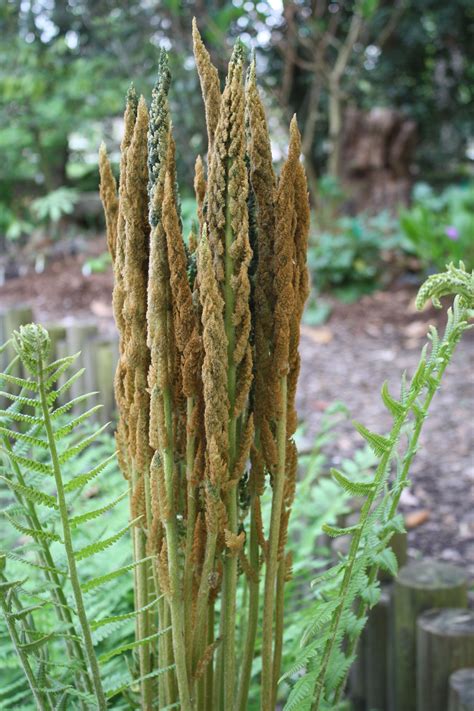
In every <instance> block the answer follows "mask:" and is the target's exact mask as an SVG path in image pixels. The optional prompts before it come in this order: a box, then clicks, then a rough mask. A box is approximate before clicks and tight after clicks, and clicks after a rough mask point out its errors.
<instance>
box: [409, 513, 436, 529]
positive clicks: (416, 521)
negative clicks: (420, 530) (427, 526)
mask: <svg viewBox="0 0 474 711" xmlns="http://www.w3.org/2000/svg"><path fill="white" fill-rule="evenodd" d="M429 517H430V512H429V511H428V509H420V510H419V511H413V513H410V514H407V515H406V516H405V526H406V527H407V528H417V527H418V526H421V525H422V524H423V523H426V521H428V519H429Z"/></svg>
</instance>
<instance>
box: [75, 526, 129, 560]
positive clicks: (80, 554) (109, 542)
mask: <svg viewBox="0 0 474 711" xmlns="http://www.w3.org/2000/svg"><path fill="white" fill-rule="evenodd" d="M140 518H141V516H138V518H136V519H134V520H133V521H130V523H129V524H128V526H124V528H122V529H121V530H120V531H118V532H117V533H114V534H113V536H109V538H104V540H103V541H96V542H95V543H91V544H90V545H88V546H85V547H84V548H81V549H80V550H78V551H77V553H76V554H75V557H76V560H84V558H89V557H90V556H91V555H95V554H96V553H101V552H102V551H105V550H106V549H107V548H110V546H113V545H114V543H117V541H119V540H120V539H121V538H122V536H124V535H125V534H126V533H127V531H129V529H130V528H131V527H132V526H133V525H134V524H135V523H136V522H137V521H139V520H140Z"/></svg>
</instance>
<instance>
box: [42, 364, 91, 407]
mask: <svg viewBox="0 0 474 711" xmlns="http://www.w3.org/2000/svg"><path fill="white" fill-rule="evenodd" d="M85 370H86V369H85V368H81V369H80V370H78V371H77V372H76V373H74V375H71V377H70V378H69V380H66V382H65V383H63V385H61V387H60V388H58V389H57V390H54V391H53V392H52V393H50V395H51V396H52V399H51V402H50V404H52V403H53V402H54V401H55V400H57V399H58V398H59V397H61V395H64V393H65V392H67V391H68V390H69V388H70V387H71V386H72V385H73V384H74V383H75V382H76V380H78V379H79V378H80V377H81V376H82V375H84V373H85ZM48 401H49V398H48Z"/></svg>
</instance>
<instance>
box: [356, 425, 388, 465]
mask: <svg viewBox="0 0 474 711" xmlns="http://www.w3.org/2000/svg"><path fill="white" fill-rule="evenodd" d="M353 424H354V427H355V428H356V430H357V432H358V433H359V434H360V435H361V436H362V437H363V438H364V439H365V441H366V442H367V443H368V445H369V447H370V448H371V449H372V451H373V452H374V454H375V455H376V456H377V457H382V456H383V455H384V454H386V453H387V452H389V451H390V448H391V442H390V440H389V439H387V437H382V435H379V434H376V433H375V432H371V431H370V430H368V429H367V427H365V426H364V425H362V424H361V423H360V422H357V421H356V420H354V422H353Z"/></svg>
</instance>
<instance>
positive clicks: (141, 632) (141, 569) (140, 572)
mask: <svg viewBox="0 0 474 711" xmlns="http://www.w3.org/2000/svg"><path fill="white" fill-rule="evenodd" d="M131 476H132V482H133V489H135V487H136V486H137V483H138V478H139V477H138V473H137V471H136V469H135V467H134V466H133V464H132V471H131ZM142 526H143V522H142V521H138V522H137V523H136V524H135V525H134V527H133V531H132V537H133V541H134V553H135V556H136V558H135V560H143V558H145V557H146V535H145V531H144V530H143V527H142ZM135 584H136V588H135V595H136V606H137V609H138V610H142V611H141V612H140V613H139V614H138V616H137V627H136V629H137V633H138V634H137V640H141V639H148V637H150V634H151V632H150V626H149V616H148V610H144V609H143V608H145V607H146V606H147V605H148V602H149V595H148V562H145V563H143V564H142V565H140V566H138V568H137V569H136V575H135ZM138 660H139V666H140V678H142V679H143V681H142V682H141V684H140V692H141V697H142V705H143V709H144V711H149V710H150V709H151V708H152V704H153V686H152V682H153V680H152V679H150V678H149V677H148V675H149V673H150V672H151V658H150V644H143V645H140V647H139V648H138Z"/></svg>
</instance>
